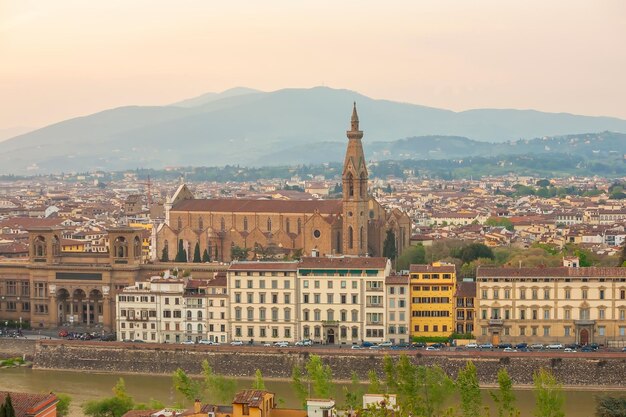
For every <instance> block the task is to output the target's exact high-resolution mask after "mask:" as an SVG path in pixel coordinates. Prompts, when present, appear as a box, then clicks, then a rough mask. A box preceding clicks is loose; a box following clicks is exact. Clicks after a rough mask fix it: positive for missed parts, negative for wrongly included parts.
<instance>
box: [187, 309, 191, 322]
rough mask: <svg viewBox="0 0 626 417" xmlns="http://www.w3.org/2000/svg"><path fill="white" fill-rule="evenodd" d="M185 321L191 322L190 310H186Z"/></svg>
mask: <svg viewBox="0 0 626 417" xmlns="http://www.w3.org/2000/svg"><path fill="white" fill-rule="evenodd" d="M187 320H191V310H187Z"/></svg>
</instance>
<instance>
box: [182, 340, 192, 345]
mask: <svg viewBox="0 0 626 417" xmlns="http://www.w3.org/2000/svg"><path fill="white" fill-rule="evenodd" d="M180 344H181V345H195V342H194V341H193V340H183V341H182V342H180Z"/></svg>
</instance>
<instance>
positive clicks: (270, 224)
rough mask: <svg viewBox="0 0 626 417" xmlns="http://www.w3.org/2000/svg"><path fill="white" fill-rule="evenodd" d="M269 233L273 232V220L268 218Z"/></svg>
mask: <svg viewBox="0 0 626 417" xmlns="http://www.w3.org/2000/svg"><path fill="white" fill-rule="evenodd" d="M267 231H268V232H271V231H272V218H271V217H268V218H267Z"/></svg>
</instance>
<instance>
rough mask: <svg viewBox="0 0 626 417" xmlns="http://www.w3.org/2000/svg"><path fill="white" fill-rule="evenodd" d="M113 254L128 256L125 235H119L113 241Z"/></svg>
mask: <svg viewBox="0 0 626 417" xmlns="http://www.w3.org/2000/svg"><path fill="white" fill-rule="evenodd" d="M113 254H114V256H115V257H116V258H126V256H127V255H128V243H127V242H126V239H125V238H124V237H123V236H118V237H117V238H116V239H115V242H114V243H113Z"/></svg>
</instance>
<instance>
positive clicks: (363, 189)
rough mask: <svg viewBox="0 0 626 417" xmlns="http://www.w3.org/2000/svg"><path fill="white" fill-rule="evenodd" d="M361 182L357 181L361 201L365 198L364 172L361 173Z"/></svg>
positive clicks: (365, 183) (365, 178)
mask: <svg viewBox="0 0 626 417" xmlns="http://www.w3.org/2000/svg"><path fill="white" fill-rule="evenodd" d="M360 179H361V181H359V183H360V184H359V185H360V188H361V189H360V190H359V194H360V195H359V197H361V199H364V198H365V196H366V195H367V177H366V176H365V172H362V173H361V178H360Z"/></svg>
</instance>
